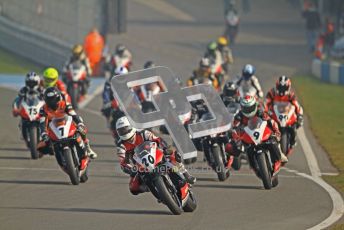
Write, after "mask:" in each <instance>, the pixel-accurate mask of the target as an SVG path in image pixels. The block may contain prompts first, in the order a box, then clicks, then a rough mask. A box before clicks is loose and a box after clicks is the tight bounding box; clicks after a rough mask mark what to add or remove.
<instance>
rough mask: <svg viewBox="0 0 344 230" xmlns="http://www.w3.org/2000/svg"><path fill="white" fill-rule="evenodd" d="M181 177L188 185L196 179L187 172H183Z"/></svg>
mask: <svg viewBox="0 0 344 230" xmlns="http://www.w3.org/2000/svg"><path fill="white" fill-rule="evenodd" d="M183 176H184V177H185V180H186V182H188V183H189V184H194V183H196V177H194V176H192V175H191V174H190V173H189V172H188V171H185V172H184V173H183Z"/></svg>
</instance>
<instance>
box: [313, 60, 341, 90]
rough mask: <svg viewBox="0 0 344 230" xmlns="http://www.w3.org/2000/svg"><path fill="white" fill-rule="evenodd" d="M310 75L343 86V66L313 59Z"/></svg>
mask: <svg viewBox="0 0 344 230" xmlns="http://www.w3.org/2000/svg"><path fill="white" fill-rule="evenodd" d="M312 74H313V75H314V76H316V77H317V78H319V79H320V80H322V81H325V82H329V83H334V84H340V85H344V65H341V64H339V63H337V62H322V61H320V60H317V59H314V60H313V63H312Z"/></svg>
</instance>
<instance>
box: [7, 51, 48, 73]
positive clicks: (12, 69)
mask: <svg viewBox="0 0 344 230" xmlns="http://www.w3.org/2000/svg"><path fill="white" fill-rule="evenodd" d="M41 70H42V66H39V65H37V64H35V63H33V62H31V61H29V60H26V59H24V58H20V57H18V56H16V55H14V54H12V53H9V52H7V51H5V50H3V49H0V73H9V74H25V73H27V72H29V71H36V72H40V71H41Z"/></svg>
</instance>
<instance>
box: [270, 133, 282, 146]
mask: <svg viewBox="0 0 344 230" xmlns="http://www.w3.org/2000/svg"><path fill="white" fill-rule="evenodd" d="M280 139H281V138H280V137H278V136H277V135H276V134H272V135H271V136H270V140H271V143H272V144H275V143H276V144H277V143H278V142H279V141H280Z"/></svg>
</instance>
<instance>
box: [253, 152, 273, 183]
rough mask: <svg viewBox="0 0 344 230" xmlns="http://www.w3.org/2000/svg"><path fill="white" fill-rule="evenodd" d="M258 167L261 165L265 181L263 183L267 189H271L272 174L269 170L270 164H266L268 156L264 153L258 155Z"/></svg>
mask: <svg viewBox="0 0 344 230" xmlns="http://www.w3.org/2000/svg"><path fill="white" fill-rule="evenodd" d="M256 159H257V163H258V167H259V174H260V178H261V179H262V181H263V185H264V188H265V189H271V188H272V183H271V174H270V172H269V169H268V166H267V164H266V157H265V154H264V153H261V154H258V155H256Z"/></svg>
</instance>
